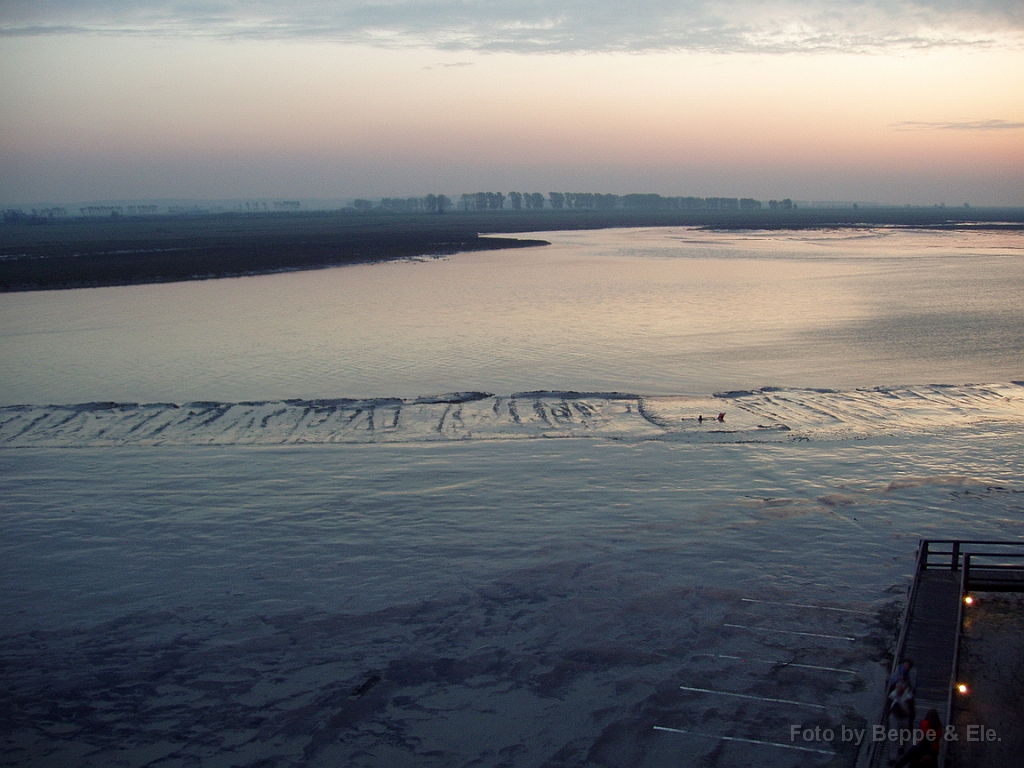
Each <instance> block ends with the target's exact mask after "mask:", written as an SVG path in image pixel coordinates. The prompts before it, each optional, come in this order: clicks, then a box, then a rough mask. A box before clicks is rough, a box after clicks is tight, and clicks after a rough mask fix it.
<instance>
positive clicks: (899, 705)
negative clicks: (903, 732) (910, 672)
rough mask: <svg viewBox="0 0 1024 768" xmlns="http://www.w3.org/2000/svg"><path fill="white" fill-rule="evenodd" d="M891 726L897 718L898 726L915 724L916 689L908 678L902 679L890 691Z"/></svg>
mask: <svg viewBox="0 0 1024 768" xmlns="http://www.w3.org/2000/svg"><path fill="white" fill-rule="evenodd" d="M888 703H889V718H890V723H889V727H890V728H891V727H893V724H892V722H891V719H892V718H895V720H896V723H895V727H896V728H912V727H913V726H914V691H913V690H912V689H911V687H910V684H909V683H908V682H907V681H906V680H900V681H899V682H897V683H896V685H895V686H894V687H893V689H892V691H891V692H890V693H889V702H888Z"/></svg>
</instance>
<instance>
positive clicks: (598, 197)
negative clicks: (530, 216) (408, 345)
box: [352, 192, 796, 213]
mask: <svg viewBox="0 0 1024 768" xmlns="http://www.w3.org/2000/svg"><path fill="white" fill-rule="evenodd" d="M506 202H507V203H508V206H507V208H510V209H511V210H513V211H519V210H523V209H525V210H528V211H529V210H534V211H539V210H542V209H544V208H551V209H553V210H567V209H572V210H596V211H611V210H615V209H617V208H618V209H626V210H646V211H757V210H760V209H761V201H760V200H755V199H753V198H751V197H742V198H737V197H664V196H662V195H658V194H646V195H643V194H631V195H612V194H599V193H593V192H549V193H548V196H547V197H546V198H545V197H544V195H543V194H542V193H540V192H509V193H508V194H507V195H505V194H503V193H501V192H467V193H464V194H463V195H462V196H461V197H460V198H459V203H458V209H459V210H461V211H500V210H505V209H506ZM352 207H353V208H355V209H356V210H357V211H373V210H378V211H388V212H392V213H415V212H418V211H427V212H431V213H443V212H444V211H446V210H449V209H451V208H452V207H454V205H453V203H452V201H451V200H449V199H448V198H447V197H445V196H444V195H427V196H426V197H408V198H404V197H403V198H397V197H385V198H383V199H382V200H381V201H380V202H379V203H377V204H376V205H375V204H374V203H373V201H371V200H364V199H359V200H356V201H355V202H354V203H353V205H352ZM769 207H770V208H772V210H775V209H776V208H784V209H787V210H788V209H789V208H795V207H796V206H795V205H793V202H792V201H791V200H789V199H788V198H787V199H786V200H784V201H782V202H781V203H779V202H778V201H775V200H772V201H771V202H770V203H769Z"/></svg>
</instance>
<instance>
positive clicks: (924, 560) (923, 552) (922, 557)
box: [917, 539, 928, 571]
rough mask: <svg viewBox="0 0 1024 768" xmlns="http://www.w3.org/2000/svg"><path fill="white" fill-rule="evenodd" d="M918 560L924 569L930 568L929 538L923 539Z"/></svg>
mask: <svg viewBox="0 0 1024 768" xmlns="http://www.w3.org/2000/svg"><path fill="white" fill-rule="evenodd" d="M917 562H919V563H920V564H921V565H920V566H919V567H920V569H921V570H922V571H927V570H928V539H921V546H920V549H919V551H918V553H917Z"/></svg>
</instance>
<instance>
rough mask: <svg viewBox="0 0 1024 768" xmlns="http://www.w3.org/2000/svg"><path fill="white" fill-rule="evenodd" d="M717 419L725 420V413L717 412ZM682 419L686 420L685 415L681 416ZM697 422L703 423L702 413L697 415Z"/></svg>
mask: <svg viewBox="0 0 1024 768" xmlns="http://www.w3.org/2000/svg"><path fill="white" fill-rule="evenodd" d="M717 420H718V421H725V413H720V414H718V419H717ZM683 421H686V417H685V416H683ZM697 423H698V424H703V423H704V415H703V414H701V415H700V416H698V417H697Z"/></svg>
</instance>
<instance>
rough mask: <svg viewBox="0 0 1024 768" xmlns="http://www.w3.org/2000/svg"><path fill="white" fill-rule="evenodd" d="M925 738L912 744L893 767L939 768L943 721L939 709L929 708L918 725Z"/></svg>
mask: <svg viewBox="0 0 1024 768" xmlns="http://www.w3.org/2000/svg"><path fill="white" fill-rule="evenodd" d="M917 727H918V728H920V729H921V733H922V735H923V738H922V739H921V740H920V741H918V742H917V744H915V745H914V746H912V747H911V748H910V749H909V750H908V751H907V754H905V755H904V756H903V757H901V758H900V759H899V760H897V761H896V764H895V765H894V766H893V768H903V766H904V765H909V766H910V768H938V765H939V744H940V738H941V737H942V721H941V720H939V713H938V710H935V709H929V710H928V714H926V715H925V716H924V720H922V721H921V722H920V723H919V724H918V726H917Z"/></svg>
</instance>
